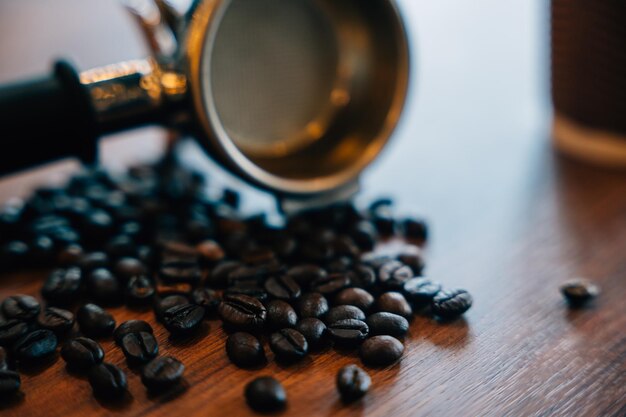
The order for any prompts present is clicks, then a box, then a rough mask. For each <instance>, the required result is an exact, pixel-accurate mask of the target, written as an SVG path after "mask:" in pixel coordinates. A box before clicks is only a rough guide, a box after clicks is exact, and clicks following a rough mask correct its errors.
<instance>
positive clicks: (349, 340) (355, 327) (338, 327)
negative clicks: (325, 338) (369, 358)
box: [328, 319, 369, 346]
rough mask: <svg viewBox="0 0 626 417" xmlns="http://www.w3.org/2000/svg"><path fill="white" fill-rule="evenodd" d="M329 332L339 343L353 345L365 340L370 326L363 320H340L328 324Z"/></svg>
mask: <svg viewBox="0 0 626 417" xmlns="http://www.w3.org/2000/svg"><path fill="white" fill-rule="evenodd" d="M328 334H330V336H331V337H332V338H333V340H334V341H335V342H336V343H338V344H341V345H347V346H353V345H356V344H358V343H361V342H362V341H363V340H365V338H366V337H367V335H368V334H369V328H368V327H367V324H366V323H365V322H363V321H361V320H354V319H347V320H339V321H337V322H335V323H332V324H329V325H328Z"/></svg>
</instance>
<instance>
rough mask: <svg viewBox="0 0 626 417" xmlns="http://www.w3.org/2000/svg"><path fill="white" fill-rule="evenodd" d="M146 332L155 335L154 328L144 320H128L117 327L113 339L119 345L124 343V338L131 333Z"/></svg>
mask: <svg viewBox="0 0 626 417" xmlns="http://www.w3.org/2000/svg"><path fill="white" fill-rule="evenodd" d="M139 332H145V333H150V334H153V333H154V332H153V330H152V326H150V324H149V323H148V322H147V321H143V320H128V321H125V322H123V323H122V324H120V325H119V326H117V328H116V329H115V331H114V332H113V338H114V339H115V343H117V344H118V345H119V344H121V343H122V339H123V338H124V336H126V335H127V334H130V333H139Z"/></svg>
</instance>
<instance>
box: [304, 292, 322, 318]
mask: <svg viewBox="0 0 626 417" xmlns="http://www.w3.org/2000/svg"><path fill="white" fill-rule="evenodd" d="M327 312H328V301H327V300H326V297H324V296H323V295H322V294H320V293H316V292H314V293H306V294H304V295H303V296H302V297H300V300H299V301H298V313H299V315H300V317H301V318H309V317H313V318H320V317H322V316H323V315H324V314H326V313H327Z"/></svg>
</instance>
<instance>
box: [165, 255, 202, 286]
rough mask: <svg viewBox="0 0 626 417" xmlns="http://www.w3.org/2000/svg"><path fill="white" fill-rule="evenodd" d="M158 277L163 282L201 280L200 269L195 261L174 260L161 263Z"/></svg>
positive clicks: (193, 282) (192, 281) (196, 281)
mask: <svg viewBox="0 0 626 417" xmlns="http://www.w3.org/2000/svg"><path fill="white" fill-rule="evenodd" d="M159 277H160V278H161V279H162V280H163V281H164V282H170V283H177V282H189V283H192V284H195V283H198V282H200V281H201V280H202V269H200V265H199V264H197V263H196V262H186V261H174V262H169V263H165V264H163V265H161V268H160V269H159Z"/></svg>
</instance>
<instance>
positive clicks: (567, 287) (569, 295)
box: [470, 279, 600, 307]
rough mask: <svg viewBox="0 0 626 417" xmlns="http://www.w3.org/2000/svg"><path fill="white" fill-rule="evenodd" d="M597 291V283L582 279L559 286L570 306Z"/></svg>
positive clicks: (591, 296) (582, 301)
mask: <svg viewBox="0 0 626 417" xmlns="http://www.w3.org/2000/svg"><path fill="white" fill-rule="evenodd" d="M599 293H600V289H599V288H598V286H597V285H595V284H593V283H591V282H590V281H587V280H584V279H574V280H570V281H568V282H566V283H565V284H563V285H562V286H561V294H563V297H565V299H566V300H567V302H568V303H569V304H570V306H572V307H580V306H582V305H583V304H585V303H587V302H588V301H590V300H591V299H593V298H595V297H596V296H597V295H598V294H599ZM470 304H471V301H470Z"/></svg>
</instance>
